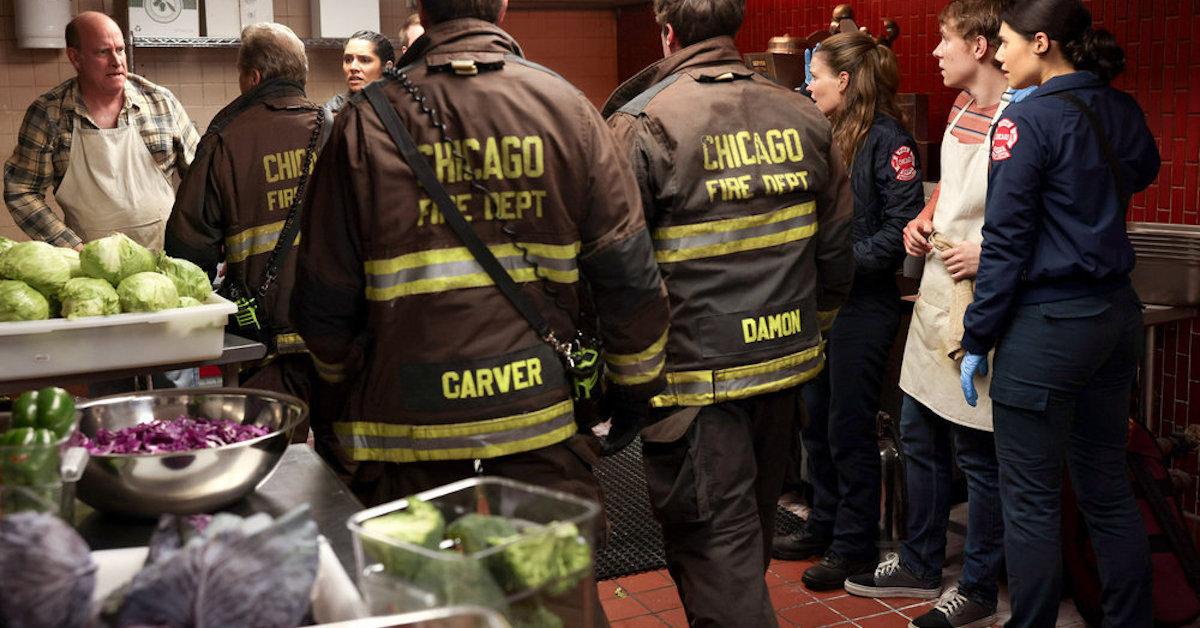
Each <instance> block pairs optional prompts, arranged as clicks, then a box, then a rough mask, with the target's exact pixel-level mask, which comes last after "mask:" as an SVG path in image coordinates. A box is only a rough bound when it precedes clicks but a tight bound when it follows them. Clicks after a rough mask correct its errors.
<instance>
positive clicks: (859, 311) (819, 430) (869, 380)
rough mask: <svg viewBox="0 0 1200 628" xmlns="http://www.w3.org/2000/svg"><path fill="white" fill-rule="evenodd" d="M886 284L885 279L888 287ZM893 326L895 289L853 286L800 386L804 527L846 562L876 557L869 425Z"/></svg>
mask: <svg viewBox="0 0 1200 628" xmlns="http://www.w3.org/2000/svg"><path fill="white" fill-rule="evenodd" d="M889 280H890V279H889ZM899 325H900V297H899V293H898V291H897V290H896V287H895V283H894V281H893V283H891V284H890V285H889V284H885V283H864V284H857V285H856V286H855V289H854V291H853V292H852V293H851V295H850V300H849V301H848V302H847V303H846V305H845V306H844V307H842V309H841V311H840V312H839V313H838V316H837V319H836V320H835V321H834V323H833V329H831V330H830V332H829V336H828V338H829V341H828V343H827V344H826V347H825V354H826V363H825V370H824V371H822V372H821V374H820V375H818V376H817V377H816V378H815V379H813V380H812V381H811V382H809V383H808V384H806V385H805V386H804V402H805V406H806V407H807V409H808V425H807V426H806V427H805V428H804V430H803V437H804V448H805V451H806V452H807V454H808V472H809V482H811V483H812V487H813V504H812V514H811V515H809V519H808V526H809V530H811V531H812V532H813V533H814V534H817V535H819V536H824V537H827V538H832V539H833V544H832V545H831V547H830V549H832V550H833V552H834V553H836V554H837V555H838V556H841V557H842V558H846V559H850V560H870V559H872V558H874V557H875V556H876V555H877V551H878V550H877V549H876V547H875V542H876V540H877V538H878V535H879V493H880V465H879V439H878V433H877V431H876V427H875V417H876V415H877V414H878V413H879V396H880V389H881V387H882V385H883V376H884V373H885V371H886V370H887V360H888V354H889V353H890V351H891V348H892V341H893V340H894V339H895V337H896V329H897V327H898V326H899Z"/></svg>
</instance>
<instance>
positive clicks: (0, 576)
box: [0, 512, 96, 628]
mask: <svg viewBox="0 0 1200 628" xmlns="http://www.w3.org/2000/svg"><path fill="white" fill-rule="evenodd" d="M95 587H96V563H95V562H93V561H92V555H91V553H90V552H89V551H88V546H87V543H84V541H83V539H82V538H80V536H79V534H78V533H77V532H75V530H74V529H72V528H71V527H70V526H68V525H67V524H66V523H63V521H62V520H61V519H59V518H58V517H55V516H54V515H50V514H46V513H33V512H19V513H16V514H12V515H8V516H5V517H0V626H6V627H8V628H40V627H42V626H55V627H57V628H82V627H83V626H86V625H87V624H88V619H89V617H90V616H91V611H92V591H93V590H95Z"/></svg>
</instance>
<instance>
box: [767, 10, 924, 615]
mask: <svg viewBox="0 0 1200 628" xmlns="http://www.w3.org/2000/svg"><path fill="white" fill-rule="evenodd" d="M812 76H813V79H812V81H811V82H810V83H809V86H808V87H809V91H810V92H811V93H812V97H813V100H814V101H815V102H816V104H817V108H818V109H820V110H821V112H822V113H824V114H825V115H826V116H827V117H828V118H829V119H830V121H831V122H832V123H833V143H834V145H835V146H836V147H837V148H838V149H839V151H838V152H840V156H841V157H843V158H844V159H845V163H846V166H847V167H848V169H849V170H850V187H851V188H852V189H853V192H854V230H853V231H854V266H855V273H854V287H853V288H852V289H851V292H850V297H849V299H848V300H847V301H846V303H845V305H843V306H842V308H841V311H840V312H839V313H838V315H837V318H836V319H835V320H834V321H833V323H832V328H829V329H826V328H825V327H824V325H823V326H822V329H823V330H824V331H825V333H824V336H825V338H826V339H827V340H828V344H827V345H826V349H825V352H826V366H825V370H824V371H822V372H821V374H820V375H818V376H817V377H816V378H814V379H813V380H812V381H810V382H809V383H808V384H805V386H804V394H803V397H804V403H805V406H806V409H807V411H808V417H809V421H808V425H807V426H805V428H804V430H803V439H804V445H805V450H806V451H807V452H808V459H809V470H810V471H811V473H810V474H809V480H810V482H811V483H812V485H813V510H812V514H811V515H810V516H809V519H808V522H807V523H806V527H805V528H804V529H803V530H801V531H799V532H797V533H795V534H792V535H788V536H780V537H776V539H775V542H774V543H773V547H772V550H773V553H774V555H775V556H776V557H777V558H783V559H788V560H801V559H804V558H808V557H810V556H822V555H823V556H822V559H821V562H820V563H818V564H816V565H813V566H812V567H810V568H809V569H808V570H807V571H805V573H804V576H803V581H804V584H805V585H806V586H807V587H808V588H809V589H813V590H817V591H824V590H829V589H840V588H842V586H843V585H844V583H845V581H846V578H847V577H849V576H853V575H857V574H860V573H864V572H868V571H872V570H873V569H875V565H876V564H878V562H879V551H878V549H877V546H876V540H877V539H876V537H877V536H878V532H879V490H880V488H879V473H880V471H879V447H878V445H877V442H876V440H877V439H876V431H875V417H876V415H877V414H878V413H879V397H880V392H881V389H882V384H883V376H884V371H886V369H887V359H888V353H889V352H890V350H891V347H892V341H893V340H894V339H895V337H896V330H897V328H898V327H899V325H900V303H901V302H900V292H899V290H898V289H897V288H896V270H897V269H898V268H899V267H900V264H901V262H902V261H903V259H904V241H903V240H904V239H903V231H904V226H905V225H907V224H908V221H910V220H912V219H913V218H914V217H915V216H916V215H917V212H919V211H920V210H921V206H922V204H923V202H924V193H923V191H922V185H921V165H920V163H919V160H918V159H917V144H916V141H915V140H913V137H912V135H911V134H909V132H908V131H907V130H906V129H905V128H904V124H903V122H902V120H901V118H902V117H903V116H902V114H901V111H900V107H899V106H898V105H897V104H896V92H897V89H898V88H899V86H900V71H899V68H898V66H897V63H896V55H895V54H893V53H892V51H891V49H889V48H888V47H887V46H884V45H882V44H880V43H878V42H877V41H875V40H874V39H873V38H872V37H871V36H869V35H866V34H864V33H861V32H857V31H855V32H848V33H841V34H839V35H834V36H832V37H830V38H828V39H826V40H825V41H823V42H821V48H820V49H819V50H818V51H817V52H816V54H814V55H813V58H812ZM835 154H836V153H835ZM835 158H836V157H835Z"/></svg>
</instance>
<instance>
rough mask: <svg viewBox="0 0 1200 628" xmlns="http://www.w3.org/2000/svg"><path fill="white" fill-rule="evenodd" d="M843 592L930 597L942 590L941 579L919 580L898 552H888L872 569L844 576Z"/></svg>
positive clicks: (869, 595) (878, 595)
mask: <svg viewBox="0 0 1200 628" xmlns="http://www.w3.org/2000/svg"><path fill="white" fill-rule="evenodd" d="M846 592H847V593H851V594H853V595H857V596H860V597H916V598H922V599H933V598H935V597H937V596H938V595H939V594H941V592H942V582H941V579H940V578H939V579H937V580H922V579H920V578H918V577H917V576H916V575H915V574H913V572H911V571H909V570H908V569H906V568H905V567H904V565H901V564H900V555H899V554H888V555H887V558H885V559H884V561H883V562H882V563H879V566H878V567H876V568H875V571H874V572H873V573H864V574H856V575H853V576H850V577H849V578H846Z"/></svg>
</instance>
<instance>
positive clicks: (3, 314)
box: [0, 279, 50, 323]
mask: <svg viewBox="0 0 1200 628" xmlns="http://www.w3.org/2000/svg"><path fill="white" fill-rule="evenodd" d="M47 318H50V303H49V302H48V301H46V297H44V296H42V293H40V292H38V291H37V290H34V289H33V288H31V287H29V284H26V283H25V282H23V281H13V280H2V279H0V322H5V323H7V322H11V321H40V320H45V319H47Z"/></svg>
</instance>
